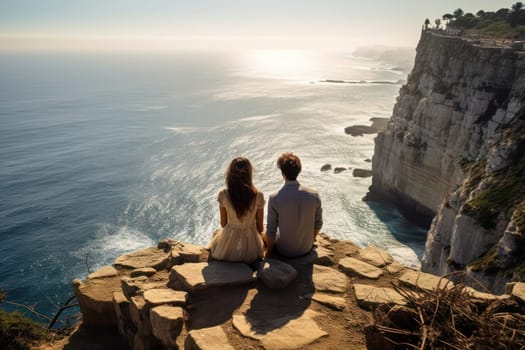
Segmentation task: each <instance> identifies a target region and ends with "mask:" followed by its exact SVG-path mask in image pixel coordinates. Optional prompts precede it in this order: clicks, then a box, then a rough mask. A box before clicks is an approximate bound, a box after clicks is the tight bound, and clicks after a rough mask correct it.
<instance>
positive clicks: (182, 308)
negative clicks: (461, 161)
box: [69, 234, 525, 350]
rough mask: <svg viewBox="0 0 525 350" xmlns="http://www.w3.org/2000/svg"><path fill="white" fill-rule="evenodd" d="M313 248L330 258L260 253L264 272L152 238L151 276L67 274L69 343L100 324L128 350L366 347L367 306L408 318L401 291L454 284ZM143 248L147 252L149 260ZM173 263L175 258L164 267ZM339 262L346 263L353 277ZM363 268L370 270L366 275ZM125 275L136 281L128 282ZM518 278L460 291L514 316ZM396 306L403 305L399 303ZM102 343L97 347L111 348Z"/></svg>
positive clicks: (340, 245)
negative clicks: (72, 307) (161, 259)
mask: <svg viewBox="0 0 525 350" xmlns="http://www.w3.org/2000/svg"><path fill="white" fill-rule="evenodd" d="M164 244H168V245H169V246H167V247H166V246H164ZM316 245H317V246H316V248H315V249H314V252H315V251H317V250H325V251H329V252H330V253H331V259H330V260H323V259H317V260H316V257H317V256H318V255H317V254H310V255H309V256H307V257H308V259H304V258H300V259H288V260H282V259H281V260H274V259H269V261H267V262H266V264H267V265H266V269H265V265H264V264H265V262H264V261H263V262H262V264H261V265H262V267H261V269H260V270H259V273H258V274H257V273H256V272H255V271H252V269H250V268H249V267H248V265H246V264H244V263H224V262H218V261H214V260H213V259H209V258H207V257H205V256H206V254H203V253H204V250H205V249H204V247H200V246H193V248H195V251H196V252H198V255H199V256H200V257H201V258H199V261H196V262H184V261H183V260H178V259H173V257H172V256H171V255H172V254H176V255H177V254H178V253H177V252H174V250H173V249H171V248H172V246H177V247H180V246H182V243H180V242H176V241H170V242H169V243H165V242H164V243H161V244H159V246H161V248H155V249H162V250H165V251H167V252H169V256H168V259H167V261H168V265H165V267H164V268H162V269H160V270H158V271H156V272H155V273H154V274H153V275H150V276H144V275H141V276H138V277H133V278H132V277H130V273H131V272H132V271H135V270H134V269H133V268H131V267H129V268H122V267H117V268H116V269H115V270H114V271H113V270H111V269H109V268H107V267H105V268H102V269H101V270H99V271H97V272H96V274H95V275H92V277H93V276H96V278H88V279H87V280H86V281H80V280H75V281H74V285H75V292H76V293H77V298H78V301H79V304H80V307H81V311H82V315H83V320H82V326H81V327H84V326H86V327H87V328H83V329H82V331H79V334H78V335H74V336H72V337H71V341H72V342H71V343H70V346H69V347H71V348H79V347H78V346H77V345H78V344H77V345H75V344H74V341H75V339H78V338H79V337H82V334H84V336H85V335H86V334H88V335H89V334H91V336H87V337H86V338H84V340H83V343H82V348H88V347H89V345H90V343H89V342H90V340H91V339H93V341H94V339H95V338H97V337H96V335H98V334H99V333H100V332H101V331H102V330H104V331H105V332H110V331H111V330H113V332H114V335H115V336H117V334H118V335H120V339H122V340H124V341H125V342H127V344H128V347H129V348H130V349H137V350H138V349H150V350H153V349H187V350H190V349H201V350H207V349H224V350H231V349H260V348H264V349H267V350H272V349H275V350H277V349H297V348H301V349H336V348H340V347H341V346H343V345H344V346H345V347H346V346H347V347H348V348H352V349H365V331H364V329H365V327H366V325H367V324H369V322H370V320H371V316H372V312H371V311H370V310H376V308H383V307H385V306H388V307H389V308H392V310H397V311H396V312H395V314H394V312H392V313H391V315H390V316H391V317H394V316H395V317H398V316H400V315H401V316H402V315H405V316H406V315H408V316H410V317H409V318H410V319H412V318H411V317H412V316H413V314H415V311H414V310H413V309H412V308H411V307H413V305H412V304H410V303H409V302H408V301H407V297H409V296H410V295H417V294H418V293H423V291H426V290H429V291H431V292H432V293H434V292H435V291H436V288H448V287H449V286H450V287H452V286H454V283H453V282H450V281H446V282H445V281H444V280H442V279H440V278H438V277H436V276H433V275H430V274H425V273H422V272H419V271H415V270H411V269H408V268H404V269H398V268H395V269H392V271H394V272H389V267H395V265H399V263H396V262H395V261H394V260H393V259H392V258H391V256H390V255H389V254H388V253H386V252H385V251H383V250H381V249H380V248H377V247H368V248H364V249H359V248H358V247H356V246H355V245H354V244H352V243H351V242H348V241H338V240H335V239H331V238H329V237H328V236H326V235H324V234H320V235H319V236H318V237H317V240H316ZM155 249H148V250H142V251H141V252H140V254H139V255H140V256H141V261H142V262H143V263H144V265H146V266H149V265H152V264H156V263H157V261H158V251H156V250H155ZM145 251H147V252H150V255H149V259H148V255H147V254H145V253H144V252H145ZM129 255H131V256H136V255H137V254H135V253H131V254H129ZM319 256H321V257H323V256H325V255H324V254H320V255H319ZM122 260H123V259H120V258H119V259H117V261H119V262H121V261H122ZM148 260H149V262H148ZM365 261H369V262H373V263H374V264H375V265H378V266H374V265H370V264H368V263H367V262H365ZM174 262H177V264H175V265H171V264H173V263H174ZM292 263H293V265H294V266H295V267H294V268H292V267H291V264H292ZM319 263H323V264H326V266H325V265H320V264H319ZM287 264H290V265H289V266H286V265H287ZM272 265H274V266H273V267H278V268H276V270H277V272H279V274H280V273H281V272H285V273H286V274H289V273H290V272H292V275H294V276H296V277H295V278H294V279H291V280H286V281H285V282H286V283H283V284H281V283H280V282H279V283H277V284H278V287H280V289H278V290H276V289H273V288H268V286H267V281H264V280H263V279H264V278H265V277H262V276H261V271H262V270H266V272H272V271H271V270H272ZM348 266H351V267H348ZM399 266H400V265H399ZM339 269H341V270H343V271H346V272H348V271H350V270H349V269H351V271H350V272H351V273H350V274H351V275H352V276H347V274H345V273H343V272H341V271H339ZM369 270H371V271H373V272H377V275H374V274H372V275H370V274H368V272H369ZM146 271H148V274H149V272H150V271H149V270H146ZM294 271H295V273H293V272H294ZM115 272H116V275H115V274H114V273H115ZM273 272H275V271H273ZM121 280H122V281H124V282H122V283H120V281H121ZM130 280H132V281H134V283H135V284H136V286H137V287H138V288H132V289H129V286H130V285H131V284H132V283H131V282H130ZM176 281H179V282H181V283H178V282H176ZM174 282H176V283H174ZM524 285H525V284H523V283H516V284H512V285H509V286H508V294H506V295H503V296H495V295H492V294H488V293H479V292H475V291H470V290H466V289H465V292H466V293H474V294H476V293H477V294H476V300H477V301H476V303H479V305H480V307H481V308H487V309H488V308H491V307H498V305H499V304H498V303H501V302H502V301H504V302H507V303H508V304H509V305H511V307H512V310H513V311H512V312H518V313H520V312H521V313H523V312H525V305H523V300H524V290H525V288H524ZM474 294H473V296H472V298H474ZM469 295H470V294H469ZM401 305H405V306H406V307H405V309H399V308H398V306H401ZM491 305H493V306H491ZM520 305H522V306H520ZM390 316H389V317H390ZM398 318H399V317H398ZM368 338H369V337H368ZM366 341H369V339H366ZM106 345H107V346H105V347H102V348H110V347H111V346H110V345H109V344H106ZM94 348H95V347H94ZM119 348H124V347H122V346H120V347H119Z"/></svg>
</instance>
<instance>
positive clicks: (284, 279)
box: [257, 259, 297, 289]
mask: <svg viewBox="0 0 525 350" xmlns="http://www.w3.org/2000/svg"><path fill="white" fill-rule="evenodd" d="M296 277H297V270H295V269H294V268H293V267H292V266H291V265H288V264H286V263H284V262H282V261H279V260H276V259H264V262H263V263H262V264H261V265H260V267H259V270H258V271H257V279H258V280H260V281H261V282H262V283H263V284H264V285H265V286H267V287H268V288H272V289H280V288H284V287H286V286H287V285H289V284H290V283H291V282H292V281H293V280H294V279H295V278H296Z"/></svg>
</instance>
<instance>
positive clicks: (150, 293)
mask: <svg viewBox="0 0 525 350" xmlns="http://www.w3.org/2000/svg"><path fill="white" fill-rule="evenodd" d="M187 298H188V293H186V292H181V291H177V290H173V289H170V288H163V289H150V290H147V291H145V292H144V300H145V301H146V303H148V304H151V305H154V306H156V305H162V304H168V305H171V306H183V305H185V304H186V300H187Z"/></svg>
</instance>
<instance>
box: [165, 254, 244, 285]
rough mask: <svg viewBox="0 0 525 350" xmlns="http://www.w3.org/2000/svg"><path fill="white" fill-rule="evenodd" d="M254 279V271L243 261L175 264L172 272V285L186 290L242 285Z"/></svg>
mask: <svg viewBox="0 0 525 350" xmlns="http://www.w3.org/2000/svg"><path fill="white" fill-rule="evenodd" d="M252 281H253V271H252V270H251V269H250V268H249V267H248V265H246V264H243V263H230V262H223V261H211V262H209V263H204V262H202V263H192V264H184V265H175V266H173V267H172V269H171V272H170V287H173V288H174V289H179V290H185V291H195V290H202V289H206V288H211V287H219V286H227V285H241V284H246V283H250V282H252Z"/></svg>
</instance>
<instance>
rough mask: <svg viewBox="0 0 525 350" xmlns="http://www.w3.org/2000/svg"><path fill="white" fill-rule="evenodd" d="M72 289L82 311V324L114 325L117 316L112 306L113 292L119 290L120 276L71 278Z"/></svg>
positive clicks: (94, 325)
mask: <svg viewBox="0 0 525 350" xmlns="http://www.w3.org/2000/svg"><path fill="white" fill-rule="evenodd" d="M73 290H74V292H75V295H76V297H77V300H78V304H79V306H80V311H81V312H82V319H83V322H84V324H86V325H87V326H93V327H107V326H116V325H117V318H116V316H115V309H114V307H113V293H114V292H117V291H120V278H119V277H118V276H115V277H107V278H95V279H90V280H87V281H86V283H83V282H82V281H81V280H79V279H75V280H73Z"/></svg>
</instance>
